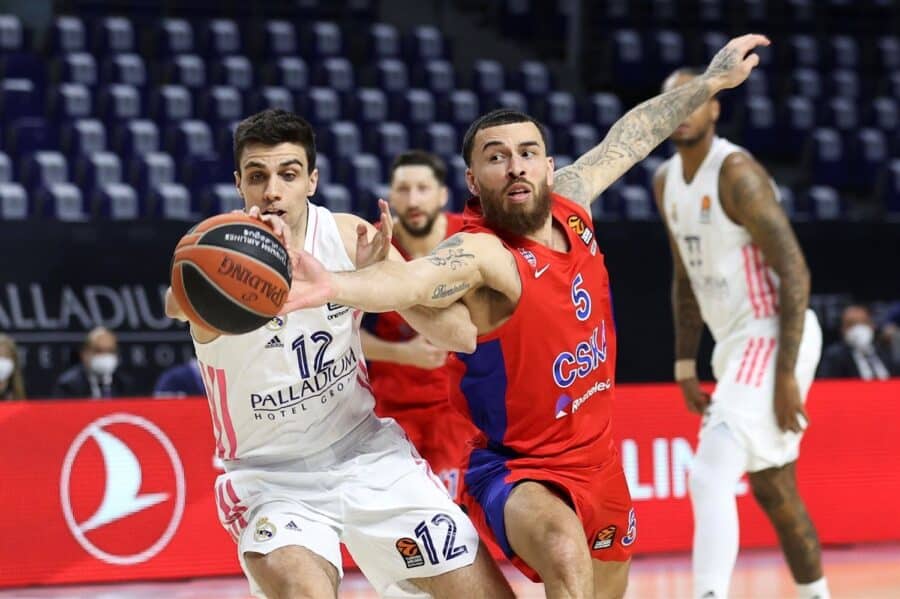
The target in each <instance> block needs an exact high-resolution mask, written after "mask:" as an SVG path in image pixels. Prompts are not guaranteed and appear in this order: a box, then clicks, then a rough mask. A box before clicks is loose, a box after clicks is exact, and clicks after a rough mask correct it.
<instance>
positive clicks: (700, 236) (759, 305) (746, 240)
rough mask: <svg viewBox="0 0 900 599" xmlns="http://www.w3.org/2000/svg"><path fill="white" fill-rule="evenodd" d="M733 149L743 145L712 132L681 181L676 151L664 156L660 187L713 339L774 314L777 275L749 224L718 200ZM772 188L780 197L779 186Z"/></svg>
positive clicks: (665, 213) (669, 224)
mask: <svg viewBox="0 0 900 599" xmlns="http://www.w3.org/2000/svg"><path fill="white" fill-rule="evenodd" d="M735 152H746V151H745V150H744V149H743V148H741V147H740V146H736V145H735V144H733V143H731V142H729V141H727V140H725V139H722V138H720V137H716V138H714V139H713V142H712V145H711V146H710V149H709V153H708V154H707V155H706V158H704V159H703V163H702V164H701V165H700V168H699V169H698V170H697V173H696V175H694V178H693V180H692V181H691V182H690V183H685V181H684V171H683V169H682V164H681V156H680V155H679V154H675V155H674V156H673V157H672V158H670V159H669V160H668V168H667V171H666V181H665V185H666V186H665V190H664V202H663V212H664V218H665V219H666V222H667V224H668V226H669V230H670V231H671V232H672V236H673V238H674V239H675V241H676V243H677V244H678V250H679V251H680V253H681V259H682V262H683V263H684V267H685V269H686V270H687V273H688V276H689V277H690V281H691V288H692V289H693V291H694V296H695V297H696V298H697V303H698V304H699V305H700V313H701V314H702V316H703V320H704V321H705V322H706V324H707V326H709V328H710V331H711V332H712V335H713V338H714V339H715V340H716V341H720V340H722V339H724V338H725V337H726V336H727V335H728V334H729V333H730V332H733V331H736V330H738V329H739V328H741V327H743V326H744V324H746V323H747V322H749V321H752V320H765V319H774V318H777V314H778V277H777V276H776V274H775V273H774V272H773V271H772V269H770V268H769V267H768V265H766V264H765V262H764V260H763V255H762V252H761V251H760V249H759V248H758V247H756V246H755V245H754V244H753V243H752V241H751V239H750V234H749V233H748V232H747V230H746V229H745V228H744V227H742V226H740V225H737V224H736V223H734V221H732V220H731V219H730V218H729V217H728V215H727V214H726V213H725V211H724V210H723V209H722V204H721V202H720V201H719V170H720V169H721V167H722V162H723V161H724V160H725V158H727V157H728V156H729V155H730V154H733V153H735ZM773 187H774V183H773ZM775 193H776V197H778V191H777V188H775Z"/></svg>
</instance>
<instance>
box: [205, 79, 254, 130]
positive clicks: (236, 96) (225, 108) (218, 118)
mask: <svg viewBox="0 0 900 599" xmlns="http://www.w3.org/2000/svg"><path fill="white" fill-rule="evenodd" d="M197 115H198V116H199V117H201V118H204V119H206V120H207V121H209V122H211V123H213V124H214V126H217V127H218V126H221V125H222V124H225V123H230V122H232V121H238V120H240V119H242V118H244V116H246V115H245V112H244V98H243V96H242V95H241V92H239V91H238V90H237V88H234V87H228V86H227V85H216V86H213V87H211V88H209V89H208V90H206V91H205V92H203V93H202V94H200V96H199V101H198V104H197Z"/></svg>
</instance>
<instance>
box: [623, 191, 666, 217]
mask: <svg viewBox="0 0 900 599" xmlns="http://www.w3.org/2000/svg"><path fill="white" fill-rule="evenodd" d="M620 196H621V201H622V216H623V217H624V218H625V219H626V220H654V219H656V218H658V215H657V213H656V209H655V208H654V205H653V204H654V202H653V198H652V197H651V196H650V191H649V190H648V189H647V188H646V187H644V186H642V185H624V186H623V187H622V190H621V192H620Z"/></svg>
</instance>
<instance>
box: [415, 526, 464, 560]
mask: <svg viewBox="0 0 900 599" xmlns="http://www.w3.org/2000/svg"><path fill="white" fill-rule="evenodd" d="M431 523H432V524H433V525H435V526H436V527H438V526H443V525H445V524H446V525H447V535H446V536H445V537H444V546H443V548H442V551H441V554H442V555H443V557H444V559H445V560H451V559H453V558H454V557H459V556H460V555H463V554H464V553H468V552H469V548H468V547H466V546H465V545H459V546H455V545H454V543H455V542H456V522H454V521H453V518H451V517H450V516H448V515H447V514H437V515H436V516H435V517H434V518H432V519H431ZM416 536H417V537H419V539H421V541H422V544H423V545H425V553H426V554H427V555H428V561H430V562H431V563H432V564H437V563H438V560H439V558H438V554H437V551H436V550H435V547H434V540H433V539H432V538H431V532H430V531H429V530H428V524H427V523H426V522H425V520H422V521H421V522H419V525H418V526H416Z"/></svg>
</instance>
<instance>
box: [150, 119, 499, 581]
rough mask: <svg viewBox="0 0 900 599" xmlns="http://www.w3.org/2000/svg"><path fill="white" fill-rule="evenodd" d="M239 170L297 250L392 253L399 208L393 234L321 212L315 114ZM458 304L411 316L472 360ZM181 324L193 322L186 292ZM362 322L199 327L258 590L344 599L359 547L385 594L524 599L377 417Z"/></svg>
mask: <svg viewBox="0 0 900 599" xmlns="http://www.w3.org/2000/svg"><path fill="white" fill-rule="evenodd" d="M235 164H236V165H237V171H236V172H235V182H236V186H237V188H238V191H239V192H240V194H241V196H242V197H243V199H244V202H245V205H246V208H247V209H248V212H249V213H250V214H251V215H252V216H255V217H258V218H260V219H261V220H263V221H266V222H268V223H269V224H271V225H272V226H273V229H274V230H275V232H276V234H278V235H280V236H282V237H283V239H284V240H285V242H286V243H287V244H288V246H289V247H290V248H291V249H292V250H299V249H300V248H302V249H303V250H305V251H306V252H309V253H311V254H313V255H314V256H316V258H318V259H319V260H320V261H322V262H323V263H324V264H325V265H326V267H327V268H329V269H330V270H334V271H346V270H354V269H356V268H357V267H362V266H365V265H367V264H369V263H370V262H372V261H373V260H375V259H378V258H381V257H384V255H385V254H387V253H388V252H389V248H390V218H389V217H388V215H387V209H386V205H385V204H384V203H383V202H382V211H383V218H382V226H383V228H382V231H383V233H382V234H378V233H376V231H375V229H374V227H372V226H371V225H370V224H368V223H366V222H365V221H363V220H362V219H360V218H358V217H356V216H353V215H349V214H332V213H331V212H330V211H328V210H327V209H325V208H322V207H319V206H316V205H314V204H312V203H310V202H308V200H307V198H308V197H309V196H312V195H313V194H314V193H315V190H316V183H317V180H318V171H317V170H316V169H315V142H314V136H313V132H312V129H311V128H310V126H309V124H308V123H307V122H306V121H304V120H303V119H301V118H300V117H298V116H296V115H293V114H291V113H288V112H285V111H277V110H267V111H264V112H261V113H258V114H256V115H253V116H251V117H249V118H247V119H245V120H244V121H242V122H241V123H240V124H239V126H238V128H237V130H236V132H235ZM393 252H394V253H395V254H396V250H393ZM351 256H353V257H351ZM354 258H355V259H354ZM393 258H394V259H402V258H400V257H399V255H395V256H393ZM452 308H453V310H451V311H437V310H434V309H430V308H423V307H418V308H414V309H413V310H410V311H406V312H404V314H403V315H404V317H405V318H406V320H407V321H408V322H409V323H410V324H411V325H412V326H413V327H415V328H417V329H418V330H419V331H420V332H422V334H423V335H425V336H427V337H428V338H429V339H430V340H432V341H433V342H435V343H440V344H442V345H444V346H446V348H447V349H451V350H462V351H472V349H473V348H474V342H475V336H474V331H475V329H474V325H472V323H471V321H470V320H469V317H468V312H467V311H466V310H465V308H464V307H462V306H458V307H452ZM167 312H168V313H169V314H170V316H175V317H180V318H184V314H183V312H182V311H181V310H180V308H179V307H178V306H177V303H176V302H175V300H174V296H173V295H172V294H171V293H169V294H168V296H167ZM360 319H361V313H360V312H359V311H357V310H352V309H351V308H349V307H347V306H341V305H337V304H328V305H326V306H322V307H321V308H315V309H306V310H297V311H293V312H290V313H288V314H285V315H284V316H281V317H277V318H274V319H273V320H272V321H270V322H269V323H268V324H267V325H265V326H264V327H261V328H260V329H257V330H256V331H252V332H250V333H247V334H244V335H222V336H218V335H217V334H216V333H215V332H212V331H209V330H205V329H203V328H202V327H200V326H198V325H197V324H196V323H191V334H192V336H193V339H194V347H195V350H196V352H197V358H198V360H199V362H200V368H201V371H202V373H203V379H204V384H205V386H206V390H207V396H208V400H209V407H210V413H211V415H212V420H213V429H214V434H215V443H216V452H217V455H218V456H219V457H220V458H221V459H222V460H223V462H224V465H225V474H223V475H222V476H220V477H219V478H218V479H217V481H216V489H215V491H216V501H217V507H218V511H219V518H220V520H221V522H222V524H223V526H224V527H225V528H226V530H227V531H228V532H229V533H230V534H231V535H232V537H233V538H234V540H235V542H236V543H237V546H238V556H239V559H240V562H241V565H242V567H243V569H244V572H245V573H246V575H247V577H248V579H249V580H250V584H251V589H252V590H253V592H254V593H255V594H256V595H258V596H267V597H300V596H302V597H316V598H319V597H336V596H337V589H338V584H339V582H340V577H341V575H342V569H341V554H340V543H344V544H345V545H346V546H347V548H348V550H349V551H350V553H351V554H352V555H353V558H354V560H355V561H356V563H357V565H358V566H359V567H360V569H361V570H362V571H363V573H364V574H365V575H366V576H367V577H368V579H369V581H370V582H371V583H372V585H373V586H374V587H375V589H376V591H378V593H379V594H380V595H381V596H386V597H412V596H427V595H431V596H434V597H447V598H450V597H462V596H466V597H491V598H493V597H511V596H512V591H511V590H510V588H509V585H508V583H507V582H506V581H505V580H504V579H503V576H502V574H501V573H500V571H499V569H498V568H497V565H496V564H495V563H494V561H493V559H492V558H491V556H490V554H489V553H488V552H487V551H486V550H485V548H484V546H483V545H481V544H480V542H479V539H478V535H477V533H476V531H475V529H474V527H473V525H472V523H471V522H470V521H469V519H468V517H467V516H466V515H465V514H464V513H463V512H462V511H461V510H460V509H459V507H458V506H457V505H456V504H454V503H453V501H452V500H451V498H450V496H449V495H448V494H447V492H446V490H445V488H444V486H443V485H442V483H441V482H440V480H438V479H437V477H435V476H434V475H433V474H432V472H431V470H430V469H429V467H428V465H427V463H426V462H425V461H424V460H422V459H421V457H419V455H418V453H417V452H416V450H415V449H414V448H413V446H412V445H411V444H410V443H409V442H408V440H407V439H406V436H405V435H404V434H403V432H402V430H401V429H400V428H399V426H397V424H396V423H395V422H394V421H393V420H391V419H379V418H377V417H376V416H375V415H374V412H373V406H374V398H373V396H372V393H371V389H370V387H369V384H368V377H367V374H366V367H365V362H364V359H363V356H362V352H361V347H360V339H359V325H360Z"/></svg>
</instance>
